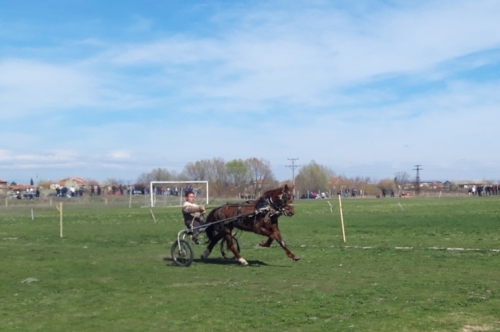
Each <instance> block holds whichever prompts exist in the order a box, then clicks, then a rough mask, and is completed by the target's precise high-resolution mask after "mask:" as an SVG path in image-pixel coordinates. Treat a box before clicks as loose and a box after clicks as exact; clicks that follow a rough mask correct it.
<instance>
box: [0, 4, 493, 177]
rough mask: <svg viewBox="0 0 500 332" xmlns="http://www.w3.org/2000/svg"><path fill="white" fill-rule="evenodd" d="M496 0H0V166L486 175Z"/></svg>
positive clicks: (47, 171) (76, 171) (14, 173)
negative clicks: (219, 162) (201, 163)
mask: <svg viewBox="0 0 500 332" xmlns="http://www.w3.org/2000/svg"><path fill="white" fill-rule="evenodd" d="M498 17H500V2H499V1H496V0H494V1H487V0H484V1H460V0H456V1H272V2H268V1H241V2H236V1H119V2H116V1H92V0H86V1H7V0H0V123H1V125H2V129H1V131H0V178H3V179H6V180H8V181H17V182H23V183H26V182H28V181H29V179H30V178H34V179H35V178H38V179H46V180H48V179H52V180H55V179H60V178H63V177H66V176H81V177H87V178H91V179H97V180H104V179H107V178H119V179H122V180H125V181H134V180H135V179H136V178H137V177H138V175H140V174H141V173H143V172H148V171H150V170H151V169H152V168H154V167H164V168H167V169H168V170H170V171H176V172H180V171H182V169H183V167H184V165H185V164H186V163H188V162H193V161H196V160H200V159H205V158H210V159H211V158H213V157H221V158H224V159H225V160H227V161H229V160H232V159H235V158H243V159H246V158H250V157H259V158H265V159H268V160H269V161H270V162H271V165H272V168H273V171H274V173H275V175H276V176H277V178H278V179H279V180H284V179H287V178H291V171H290V169H289V168H286V167H285V166H286V165H288V164H289V160H288V158H299V160H298V164H307V163H309V162H310V161H311V160H315V161H316V162H317V163H319V164H322V165H324V166H327V167H330V168H331V169H332V170H334V171H335V172H336V173H337V174H339V175H344V176H348V177H354V176H370V177H372V178H373V179H383V178H388V177H389V178H391V177H393V176H394V174H395V173H396V172H408V173H409V174H411V175H412V176H413V175H414V174H415V172H414V171H413V169H414V165H417V164H419V165H422V168H423V171H422V173H421V177H422V179H423V180H426V179H427V180H441V181H445V180H452V179H488V180H500V168H499V167H498V165H499V164H500V155H499V154H498V153H497V151H498V150H497V149H496V147H497V145H498V144H497V141H498V137H499V136H500V133H499V132H498V131H499V129H498V128H497V126H498V124H499V123H500V111H499V108H500V33H498V31H500V20H499V19H498Z"/></svg>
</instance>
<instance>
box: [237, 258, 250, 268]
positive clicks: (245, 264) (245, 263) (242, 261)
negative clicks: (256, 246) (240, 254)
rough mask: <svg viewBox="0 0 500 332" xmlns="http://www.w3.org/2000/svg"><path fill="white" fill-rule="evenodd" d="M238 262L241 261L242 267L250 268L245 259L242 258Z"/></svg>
mask: <svg viewBox="0 0 500 332" xmlns="http://www.w3.org/2000/svg"><path fill="white" fill-rule="evenodd" d="M238 261H240V263H241V266H248V262H247V261H246V260H245V259H244V258H240V259H238Z"/></svg>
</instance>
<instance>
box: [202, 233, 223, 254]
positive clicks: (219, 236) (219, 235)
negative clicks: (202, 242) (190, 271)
mask: <svg viewBox="0 0 500 332" xmlns="http://www.w3.org/2000/svg"><path fill="white" fill-rule="evenodd" d="M223 237H224V233H223V232H219V233H217V235H215V237H214V238H213V239H212V240H210V243H209V244H208V247H207V248H206V249H205V251H204V252H203V254H202V255H201V259H206V258H208V256H210V253H211V252H212V249H214V247H215V245H216V244H217V242H219V241H220V239H222V238H223Z"/></svg>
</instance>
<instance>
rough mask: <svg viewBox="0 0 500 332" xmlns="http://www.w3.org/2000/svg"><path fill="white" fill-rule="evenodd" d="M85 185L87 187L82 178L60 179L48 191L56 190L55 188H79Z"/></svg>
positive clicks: (86, 182)
mask: <svg viewBox="0 0 500 332" xmlns="http://www.w3.org/2000/svg"><path fill="white" fill-rule="evenodd" d="M86 185H88V181H87V180H85V179H82V178H79V177H69V178H65V179H62V180H60V181H58V182H56V183H52V184H51V185H50V189H56V188H62V187H66V188H71V187H73V188H75V189H76V188H81V187H83V188H84V187H85V186H86Z"/></svg>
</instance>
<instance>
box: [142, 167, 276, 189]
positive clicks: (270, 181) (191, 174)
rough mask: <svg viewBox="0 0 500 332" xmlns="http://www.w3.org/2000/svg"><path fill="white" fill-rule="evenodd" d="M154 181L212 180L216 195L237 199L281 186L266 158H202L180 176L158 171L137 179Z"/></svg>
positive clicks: (174, 173) (209, 181) (164, 170)
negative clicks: (241, 195) (243, 195)
mask: <svg viewBox="0 0 500 332" xmlns="http://www.w3.org/2000/svg"><path fill="white" fill-rule="evenodd" d="M151 181H208V183H209V186H210V192H211V193H212V195H214V196H224V195H226V196H236V195H238V194H240V193H241V194H254V195H256V196H258V195H260V194H261V193H262V192H263V191H265V190H268V189H272V188H275V187H276V186H277V185H278V181H276V178H275V176H274V174H273V171H272V170H271V163H270V162H269V161H268V160H266V159H262V158H260V159H259V158H248V159H245V160H243V159H234V160H230V161H228V162H226V161H225V160H224V159H222V158H212V159H202V160H198V161H196V162H190V163H188V164H186V165H185V166H184V169H183V170H182V172H181V173H179V174H177V173H176V172H170V171H168V170H167V169H165V168H155V169H153V170H152V171H151V172H148V173H142V174H141V175H140V176H139V177H138V178H137V184H138V185H143V186H147V185H148V184H149V182H151Z"/></svg>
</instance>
